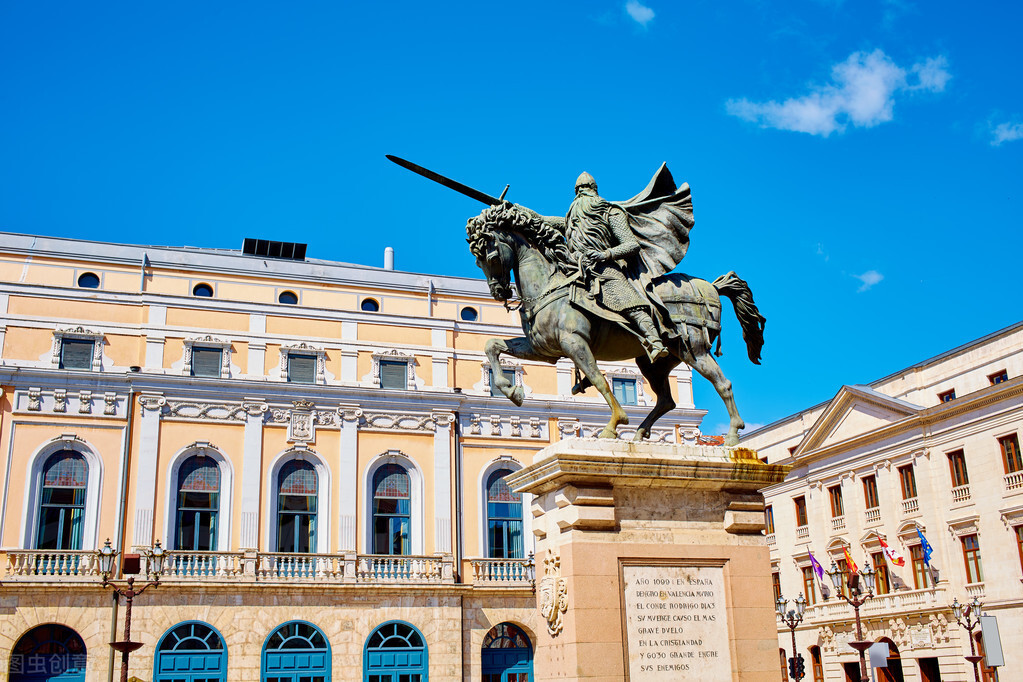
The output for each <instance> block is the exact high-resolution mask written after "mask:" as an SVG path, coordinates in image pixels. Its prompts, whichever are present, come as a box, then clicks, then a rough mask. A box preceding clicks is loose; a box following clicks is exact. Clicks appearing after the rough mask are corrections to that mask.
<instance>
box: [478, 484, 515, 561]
mask: <svg viewBox="0 0 1023 682" xmlns="http://www.w3.org/2000/svg"><path fill="white" fill-rule="evenodd" d="M510 473H511V469H499V470H497V471H495V472H494V473H492V474H490V478H489V479H487V556H489V557H491V558H493V559H521V558H522V557H523V556H524V554H523V550H522V495H521V494H519V493H514V492H512V490H511V488H509V487H508V484H507V483H505V481H504V477H505V476H507V475H508V474H510Z"/></svg>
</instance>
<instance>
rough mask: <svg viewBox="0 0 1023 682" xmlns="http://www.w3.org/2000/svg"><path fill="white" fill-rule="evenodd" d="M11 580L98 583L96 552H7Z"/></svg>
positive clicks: (38, 550)
mask: <svg viewBox="0 0 1023 682" xmlns="http://www.w3.org/2000/svg"><path fill="white" fill-rule="evenodd" d="M7 579H8V580H40V581H50V580H60V581H66V580H76V581H77V580H82V581H92V580H99V579H100V574H99V560H98V559H97V557H96V553H95V552H90V551H88V550H67V549H22V550H8V551H7Z"/></svg>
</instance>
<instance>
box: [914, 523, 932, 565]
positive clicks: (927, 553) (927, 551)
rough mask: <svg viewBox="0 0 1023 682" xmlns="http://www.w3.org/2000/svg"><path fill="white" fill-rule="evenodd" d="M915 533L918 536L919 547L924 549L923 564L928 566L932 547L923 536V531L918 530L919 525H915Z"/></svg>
mask: <svg viewBox="0 0 1023 682" xmlns="http://www.w3.org/2000/svg"><path fill="white" fill-rule="evenodd" d="M916 534H917V535H919V536H920V548H921V549H922V550H923V551H924V565H925V566H927V567H930V565H931V554H932V553H933V552H934V548H933V547H931V543H929V542H927V538H925V537H924V532H923V531H922V530H920V527H919V526H917V529H916Z"/></svg>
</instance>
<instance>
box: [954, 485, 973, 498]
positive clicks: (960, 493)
mask: <svg viewBox="0 0 1023 682" xmlns="http://www.w3.org/2000/svg"><path fill="white" fill-rule="evenodd" d="M969 499H970V484H969V483H967V484H966V485H958V486H956V487H955V488H952V501H953V502H966V501H967V500H969Z"/></svg>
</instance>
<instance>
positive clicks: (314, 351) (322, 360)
mask: <svg viewBox="0 0 1023 682" xmlns="http://www.w3.org/2000/svg"><path fill="white" fill-rule="evenodd" d="M280 353H281V360H280V364H279V366H278V372H279V373H280V378H281V381H287V380H288V356H289V355H290V354H291V353H294V354H295V355H313V356H316V383H317V384H325V383H327V351H325V350H323V349H322V348H317V347H316V346H313V345H310V344H308V343H305V342H302V343H294V344H290V345H282V346H281V350H280Z"/></svg>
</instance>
